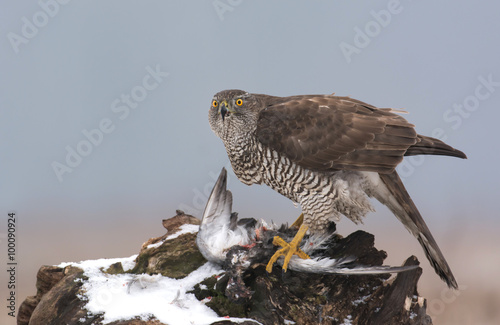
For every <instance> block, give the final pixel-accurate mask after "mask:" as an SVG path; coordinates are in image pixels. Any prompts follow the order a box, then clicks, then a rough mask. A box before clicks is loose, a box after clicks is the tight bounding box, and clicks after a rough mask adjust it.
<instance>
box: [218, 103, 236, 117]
mask: <svg viewBox="0 0 500 325" xmlns="http://www.w3.org/2000/svg"><path fill="white" fill-rule="evenodd" d="M219 111H220V116H221V117H222V121H224V118H225V117H226V115H229V114H230V113H235V111H233V110H232V109H231V108H230V107H229V105H228V104H227V101H226V100H224V101H222V102H221V103H220V110H219Z"/></svg>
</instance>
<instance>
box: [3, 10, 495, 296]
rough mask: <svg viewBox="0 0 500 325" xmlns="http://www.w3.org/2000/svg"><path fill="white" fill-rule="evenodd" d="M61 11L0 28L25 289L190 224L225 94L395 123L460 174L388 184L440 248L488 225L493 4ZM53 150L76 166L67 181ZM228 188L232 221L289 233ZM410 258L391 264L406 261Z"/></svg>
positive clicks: (23, 17) (433, 161)
mask: <svg viewBox="0 0 500 325" xmlns="http://www.w3.org/2000/svg"><path fill="white" fill-rule="evenodd" d="M63 3H64V1H62V0H61V2H56V0H42V1H40V2H39V3H37V2H23V3H19V2H12V1H10V2H8V3H7V2H5V1H4V2H3V3H2V7H3V8H2V10H1V11H0V35H1V36H2V37H1V38H0V51H1V52H0V53H1V60H0V71H1V73H0V132H1V139H2V140H1V142H0V145H1V150H0V166H1V172H0V173H1V174H0V176H1V177H0V179H1V186H0V197H1V200H0V207H1V209H0V211H1V213H2V214H4V215H6V214H7V212H8V211H16V212H17V213H18V235H19V247H20V251H19V259H21V260H22V261H23V262H24V263H25V268H24V269H23V272H24V273H22V276H24V277H25V278H24V279H25V280H24V281H25V283H31V282H29V281H32V278H34V275H35V272H36V269H37V268H38V266H39V265H42V264H54V263H59V262H62V261H66V260H68V259H75V260H80V259H85V258H98V257H106V256H128V255H131V254H133V253H135V251H136V250H137V249H138V248H139V247H140V244H141V242H142V241H144V240H146V239H148V238H149V237H152V236H158V235H161V234H162V232H163V230H162V228H161V219H163V218H167V217H170V216H172V215H174V213H175V209H178V208H184V209H185V210H187V211H188V212H192V213H194V214H195V215H196V216H197V217H200V213H201V209H202V206H203V205H204V203H205V200H206V194H204V193H207V192H209V191H210V189H211V184H213V182H214V179H215V178H216V176H217V175H218V173H219V171H220V169H221V167H222V166H227V163H228V159H227V156H226V153H225V150H224V147H223V145H222V142H221V141H220V140H219V139H218V138H217V137H216V136H215V135H214V134H213V133H212V132H211V130H210V127H209V124H208V121H207V114H208V113H207V112H208V108H209V106H210V102H211V98H212V95H213V94H215V93H216V92H218V91H220V90H223V89H227V88H239V89H244V90H246V91H249V92H256V93H268V94H272V95H283V96H286V95H292V94H308V93H332V92H335V93H337V94H339V95H349V96H352V97H354V98H356V99H360V100H363V101H365V102H368V103H371V104H373V105H376V106H378V107H393V108H404V109H406V110H407V111H408V112H409V114H408V115H405V118H407V119H408V120H409V121H411V122H412V123H414V124H415V125H416V128H417V131H418V132H419V133H421V134H424V135H436V134H439V136H443V137H446V142H447V143H449V144H450V145H452V146H455V147H457V148H459V149H461V150H463V151H464V152H465V153H466V154H467V155H468V157H469V159H468V160H459V159H454V158H448V157H425V159H424V160H423V161H422V160H419V159H415V160H407V161H406V162H405V165H404V167H403V169H402V170H401V173H402V174H403V176H404V178H405V180H404V181H405V184H406V186H407V188H408V190H409V192H410V194H411V195H412V197H413V198H414V200H415V202H416V204H417V206H418V207H419V209H420V210H421V212H422V214H423V216H424V218H425V219H426V220H427V222H428V224H429V226H430V228H431V230H433V233H434V234H435V236H436V238H437V240H438V242H442V241H444V240H445V239H443V238H446V237H447V236H451V235H450V231H466V230H467V229H469V228H470V227H472V225H473V226H474V227H475V226H476V225H481V226H483V225H484V226H485V227H491V226H492V225H498V210H497V207H496V203H497V202H496V201H497V200H498V196H499V194H500V186H499V181H500V177H499V173H498V171H497V165H498V163H499V153H498V150H497V149H498V144H497V142H496V141H497V139H496V137H493V132H494V131H495V132H496V129H497V125H498V120H499V118H500V113H499V110H498V108H499V106H500V65H499V61H498V60H499V59H498V58H499V57H500V45H499V44H500V43H499V42H498V36H497V35H496V34H497V32H498V31H499V30H500V20H499V19H498V12H499V11H500V6H499V5H498V4H496V3H493V2H491V1H488V2H470V1H439V2H431V1H407V0H402V1H400V2H397V1H387V0H386V1H365V2H360V1H357V2H356V3H353V2H348V3H347V2H333V1H316V2H314V4H311V3H310V2H303V1H236V0H233V1H229V0H220V1H198V2H195V1H190V2H188V1H125V0H122V1H116V0H115V1H106V2H102V1H80V2H78V1H67V3H66V4H63ZM41 4H46V5H41ZM97 128H100V129H101V130H100V131H93V130H94V129H97ZM438 129H440V130H438ZM86 133H87V134H90V136H93V138H92V139H93V142H94V143H92V142H91V141H89V140H88V139H87V136H86V135H85V134H86ZM68 148H69V149H68ZM68 150H69V151H72V150H75V152H76V153H78V152H80V156H81V161H80V159H77V158H75V157H74V156H73V157H71V158H70V160H69V161H70V162H69V163H68V162H67V161H66V158H67V155H68ZM85 155H86V156H85ZM54 165H57V168H58V170H59V174H60V175H59V177H58V175H57V173H56V172H55V171H54ZM63 165H64V166H66V167H63ZM70 165H71V166H70ZM69 170H71V172H69ZM231 176H232V178H231V180H230V182H229V187H230V188H231V190H232V191H233V193H234V199H235V209H236V210H237V211H238V212H239V213H240V215H241V216H245V217H249V216H253V217H259V218H260V217H262V218H264V219H267V220H271V219H272V220H275V221H278V222H283V221H287V220H288V221H291V220H292V219H294V218H295V217H296V216H297V215H298V213H299V210H297V209H295V208H294V207H293V205H292V204H291V203H290V202H289V201H288V200H286V199H284V198H282V197H280V196H279V195H278V194H276V193H275V192H273V191H272V190H270V189H269V188H266V187H260V186H252V187H247V186H245V185H243V184H241V183H240V182H239V181H237V179H236V178H235V177H234V174H232V172H230V177H231ZM382 215H383V216H382ZM386 215H387V216H386ZM379 216H380V218H381V219H377V218H378V217H379ZM4 219H5V218H2V220H4ZM369 219H370V220H367V226H366V227H365V228H364V229H365V230H368V231H374V229H375V228H377V227H378V228H385V227H387V229H394V231H402V232H404V230H403V228H402V227H400V226H399V225H398V222H397V221H396V219H395V218H394V217H393V216H392V215H391V214H390V212H388V210H386V209H382V208H381V209H380V212H378V213H376V214H373V215H370V216H369ZM372 219H373V220H372ZM377 220H383V223H382V224H381V223H380V222H378V221H377ZM4 223H5V222H4ZM342 223H343V224H345V225H343V227H351V226H349V225H347V224H349V223H350V221H348V220H343V222H342ZM461 227H464V228H461ZM5 229H6V225H5V224H2V225H1V226H0V232H1V233H2V234H5V233H6V230H5ZM349 229H355V227H353V228H349ZM450 229H451V230H450ZM457 229H458V230H457ZM474 229H475V228H474ZM391 231H392V230H391ZM405 238H406V239H407V240H408V241H409V242H411V241H412V239H411V237H405ZM395 245H396V244H395ZM411 245H413V243H411ZM417 245H418V244H417ZM2 247H3V246H2ZM412 247H413V248H412V249H411V250H409V251H408V253H407V254H406V255H408V256H409V255H411V254H417V253H419V252H417V251H414V250H415V249H414V248H415V247H418V246H412ZM417 249H419V248H417ZM34 250H36V252H34ZM1 255H2V258H4V257H3V255H4V254H1ZM445 255H446V253H445ZM423 263H427V262H426V261H423ZM28 265H29V266H28ZM26 286H27V285H26ZM23 288H24V287H23ZM3 289H4V288H2V290H3ZM29 289H34V288H32V287H27V288H26V289H25V290H28V291H29ZM31 291H34V290H31ZM33 293H34V292H33Z"/></svg>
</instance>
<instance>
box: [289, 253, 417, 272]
mask: <svg viewBox="0 0 500 325" xmlns="http://www.w3.org/2000/svg"><path fill="white" fill-rule="evenodd" d="M280 262H282V261H280ZM353 262H354V259H353V258H340V259H331V258H310V259H301V258H300V257H298V256H296V255H294V256H292V258H291V259H290V264H289V265H288V267H289V268H290V269H291V270H294V271H299V272H309V273H323V274H386V273H399V272H405V271H409V270H413V269H416V268H417V267H418V265H409V266H386V265H381V266H368V265H360V264H354V263H355V262H354V263H353ZM353 264H354V266H353Z"/></svg>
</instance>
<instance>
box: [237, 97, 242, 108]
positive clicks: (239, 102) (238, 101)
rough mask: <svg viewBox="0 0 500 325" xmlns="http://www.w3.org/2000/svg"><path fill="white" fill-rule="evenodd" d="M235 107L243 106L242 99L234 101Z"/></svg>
mask: <svg viewBox="0 0 500 325" xmlns="http://www.w3.org/2000/svg"><path fill="white" fill-rule="evenodd" d="M236 105H238V106H241V105H243V99H241V98H238V99H237V100H236Z"/></svg>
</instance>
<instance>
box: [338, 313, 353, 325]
mask: <svg viewBox="0 0 500 325" xmlns="http://www.w3.org/2000/svg"><path fill="white" fill-rule="evenodd" d="M340 325H352V316H351V315H347V318H344V322H343V323H342V324H340Z"/></svg>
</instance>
